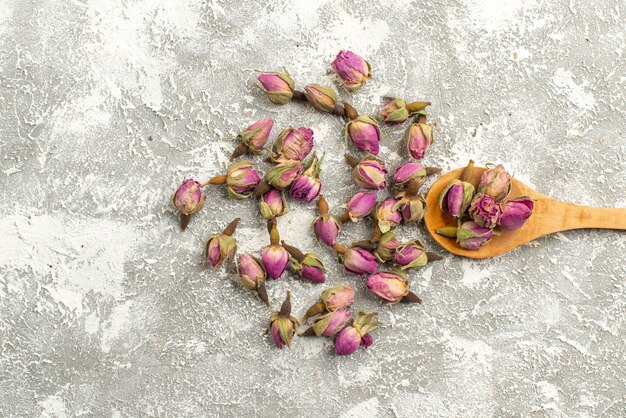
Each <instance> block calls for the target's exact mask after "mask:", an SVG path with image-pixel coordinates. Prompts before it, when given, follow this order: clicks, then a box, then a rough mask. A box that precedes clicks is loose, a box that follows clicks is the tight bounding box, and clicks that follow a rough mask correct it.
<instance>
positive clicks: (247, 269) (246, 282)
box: [237, 254, 270, 306]
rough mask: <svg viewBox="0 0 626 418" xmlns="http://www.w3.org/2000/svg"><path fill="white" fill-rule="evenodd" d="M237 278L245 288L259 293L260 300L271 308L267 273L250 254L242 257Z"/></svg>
mask: <svg viewBox="0 0 626 418" xmlns="http://www.w3.org/2000/svg"><path fill="white" fill-rule="evenodd" d="M237 276H238V278H239V282H240V283H241V284H242V286H243V287H245V288H246V289H249V290H253V291H255V292H257V293H258V295H259V298H261V300H262V301H263V302H265V304H266V305H267V306H270V301H269V299H268V296H267V291H266V290H265V278H266V273H265V269H264V268H263V265H262V264H261V261H260V260H258V259H257V258H256V257H253V256H251V255H249V254H242V255H240V256H239V263H237Z"/></svg>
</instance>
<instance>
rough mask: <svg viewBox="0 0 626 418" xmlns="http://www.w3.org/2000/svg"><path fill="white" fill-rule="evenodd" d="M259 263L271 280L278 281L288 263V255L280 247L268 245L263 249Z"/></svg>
mask: <svg viewBox="0 0 626 418" xmlns="http://www.w3.org/2000/svg"><path fill="white" fill-rule="evenodd" d="M261 261H262V262H263V266H265V271H267V275H268V276H269V277H270V278H271V279H278V278H279V277H280V276H281V275H282V274H283V272H284V271H285V269H286V268H287V263H289V254H288V253H287V250H285V249H284V248H283V247H282V246H281V245H275V244H274V245H268V246H267V247H265V248H263V252H262V253H261Z"/></svg>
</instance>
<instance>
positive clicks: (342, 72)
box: [331, 51, 372, 91]
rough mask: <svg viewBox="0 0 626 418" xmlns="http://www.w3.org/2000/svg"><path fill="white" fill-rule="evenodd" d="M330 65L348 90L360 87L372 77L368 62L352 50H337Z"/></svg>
mask: <svg viewBox="0 0 626 418" xmlns="http://www.w3.org/2000/svg"><path fill="white" fill-rule="evenodd" d="M331 66H332V67H333V70H334V71H335V73H337V75H338V76H339V78H340V79H341V82H342V83H343V85H344V86H345V88H347V89H348V90H350V91H355V90H358V89H360V88H361V87H362V86H363V85H364V84H365V83H366V82H367V80H369V79H370V78H372V68H371V67H370V65H369V63H368V62H367V61H365V60H364V59H363V58H361V57H360V56H359V55H357V54H355V53H354V52H352V51H339V53H338V54H337V57H335V60H334V61H333V62H332V64H331Z"/></svg>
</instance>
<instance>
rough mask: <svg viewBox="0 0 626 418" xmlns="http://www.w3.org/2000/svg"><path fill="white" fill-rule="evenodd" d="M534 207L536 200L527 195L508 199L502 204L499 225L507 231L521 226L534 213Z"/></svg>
mask: <svg viewBox="0 0 626 418" xmlns="http://www.w3.org/2000/svg"><path fill="white" fill-rule="evenodd" d="M534 207H535V202H534V201H533V200H532V199H531V198H530V197H527V196H520V197H516V198H515V199H511V200H507V201H506V202H504V203H503V204H502V216H501V217H500V223H499V225H500V226H501V227H502V229H504V230H507V231H512V230H514V229H518V228H521V227H522V226H523V225H524V223H525V222H526V221H527V220H528V218H530V216H531V215H532V214H533V209H534Z"/></svg>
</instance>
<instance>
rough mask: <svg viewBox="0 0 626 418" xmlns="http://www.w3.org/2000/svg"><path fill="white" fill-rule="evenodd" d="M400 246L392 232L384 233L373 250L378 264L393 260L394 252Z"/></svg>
mask: <svg viewBox="0 0 626 418" xmlns="http://www.w3.org/2000/svg"><path fill="white" fill-rule="evenodd" d="M401 246H402V244H401V243H400V241H398V239H397V238H396V234H395V233H394V232H391V231H389V232H385V233H384V234H383V235H382V236H381V237H380V238H379V239H378V245H377V246H376V249H375V250H374V256H375V257H376V259H377V260H378V261H379V262H380V263H386V262H387V261H390V260H392V259H393V256H394V255H395V253H396V250H397V249H398V248H400V247H401Z"/></svg>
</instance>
